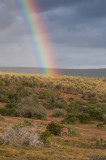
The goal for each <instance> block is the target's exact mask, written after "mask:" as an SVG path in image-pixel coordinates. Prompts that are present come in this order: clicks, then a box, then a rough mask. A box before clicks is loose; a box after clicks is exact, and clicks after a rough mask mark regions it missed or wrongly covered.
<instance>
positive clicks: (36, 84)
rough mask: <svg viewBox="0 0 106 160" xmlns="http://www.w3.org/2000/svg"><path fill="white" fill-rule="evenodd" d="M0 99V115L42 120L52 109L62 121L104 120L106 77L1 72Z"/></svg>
mask: <svg viewBox="0 0 106 160" xmlns="http://www.w3.org/2000/svg"><path fill="white" fill-rule="evenodd" d="M64 95H68V99H67V100H66V99H65V97H64ZM0 102H1V103H4V104H5V107H0V114H1V115H4V116H20V117H28V118H36V119H45V118H46V110H47V109H53V116H55V117H56V116H57V117H65V119H64V120H63V122H64V123H77V122H81V123H89V122H90V123H91V122H92V121H102V122H104V123H106V78H86V77H85V78H84V77H83V78H82V77H68V76H45V75H27V74H8V73H1V74H0Z"/></svg>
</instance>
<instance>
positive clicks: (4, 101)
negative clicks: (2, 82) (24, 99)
mask: <svg viewBox="0 0 106 160" xmlns="http://www.w3.org/2000/svg"><path fill="white" fill-rule="evenodd" d="M0 102H2V103H8V98H7V97H6V96H3V97H1V98H0Z"/></svg>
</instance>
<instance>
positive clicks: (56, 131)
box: [46, 122, 63, 135]
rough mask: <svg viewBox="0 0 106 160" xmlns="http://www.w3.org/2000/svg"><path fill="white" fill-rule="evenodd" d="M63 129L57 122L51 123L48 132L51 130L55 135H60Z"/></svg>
mask: <svg viewBox="0 0 106 160" xmlns="http://www.w3.org/2000/svg"><path fill="white" fill-rule="evenodd" d="M62 128H63V126H62V125H59V124H57V123H55V122H51V123H50V124H48V125H47V128H46V129H47V130H49V131H50V132H51V133H52V134H54V135H60V132H61V129H62Z"/></svg>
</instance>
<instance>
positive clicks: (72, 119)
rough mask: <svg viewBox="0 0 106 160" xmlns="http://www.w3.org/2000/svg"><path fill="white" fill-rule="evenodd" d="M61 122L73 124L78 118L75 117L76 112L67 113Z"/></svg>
mask: <svg viewBox="0 0 106 160" xmlns="http://www.w3.org/2000/svg"><path fill="white" fill-rule="evenodd" d="M62 122H63V123H67V124H75V123H77V122H79V119H78V118H77V115H76V114H73V113H71V114H69V115H67V117H66V118H65V119H64V120H63V121H62Z"/></svg>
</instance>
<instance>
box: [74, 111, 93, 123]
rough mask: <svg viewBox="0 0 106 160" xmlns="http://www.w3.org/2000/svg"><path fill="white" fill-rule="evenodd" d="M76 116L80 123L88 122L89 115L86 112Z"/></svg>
mask: <svg viewBox="0 0 106 160" xmlns="http://www.w3.org/2000/svg"><path fill="white" fill-rule="evenodd" d="M77 117H78V119H79V120H80V122H81V123H88V122H89V121H90V115H89V114H88V113H82V114H79V115H78V116H77Z"/></svg>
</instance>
